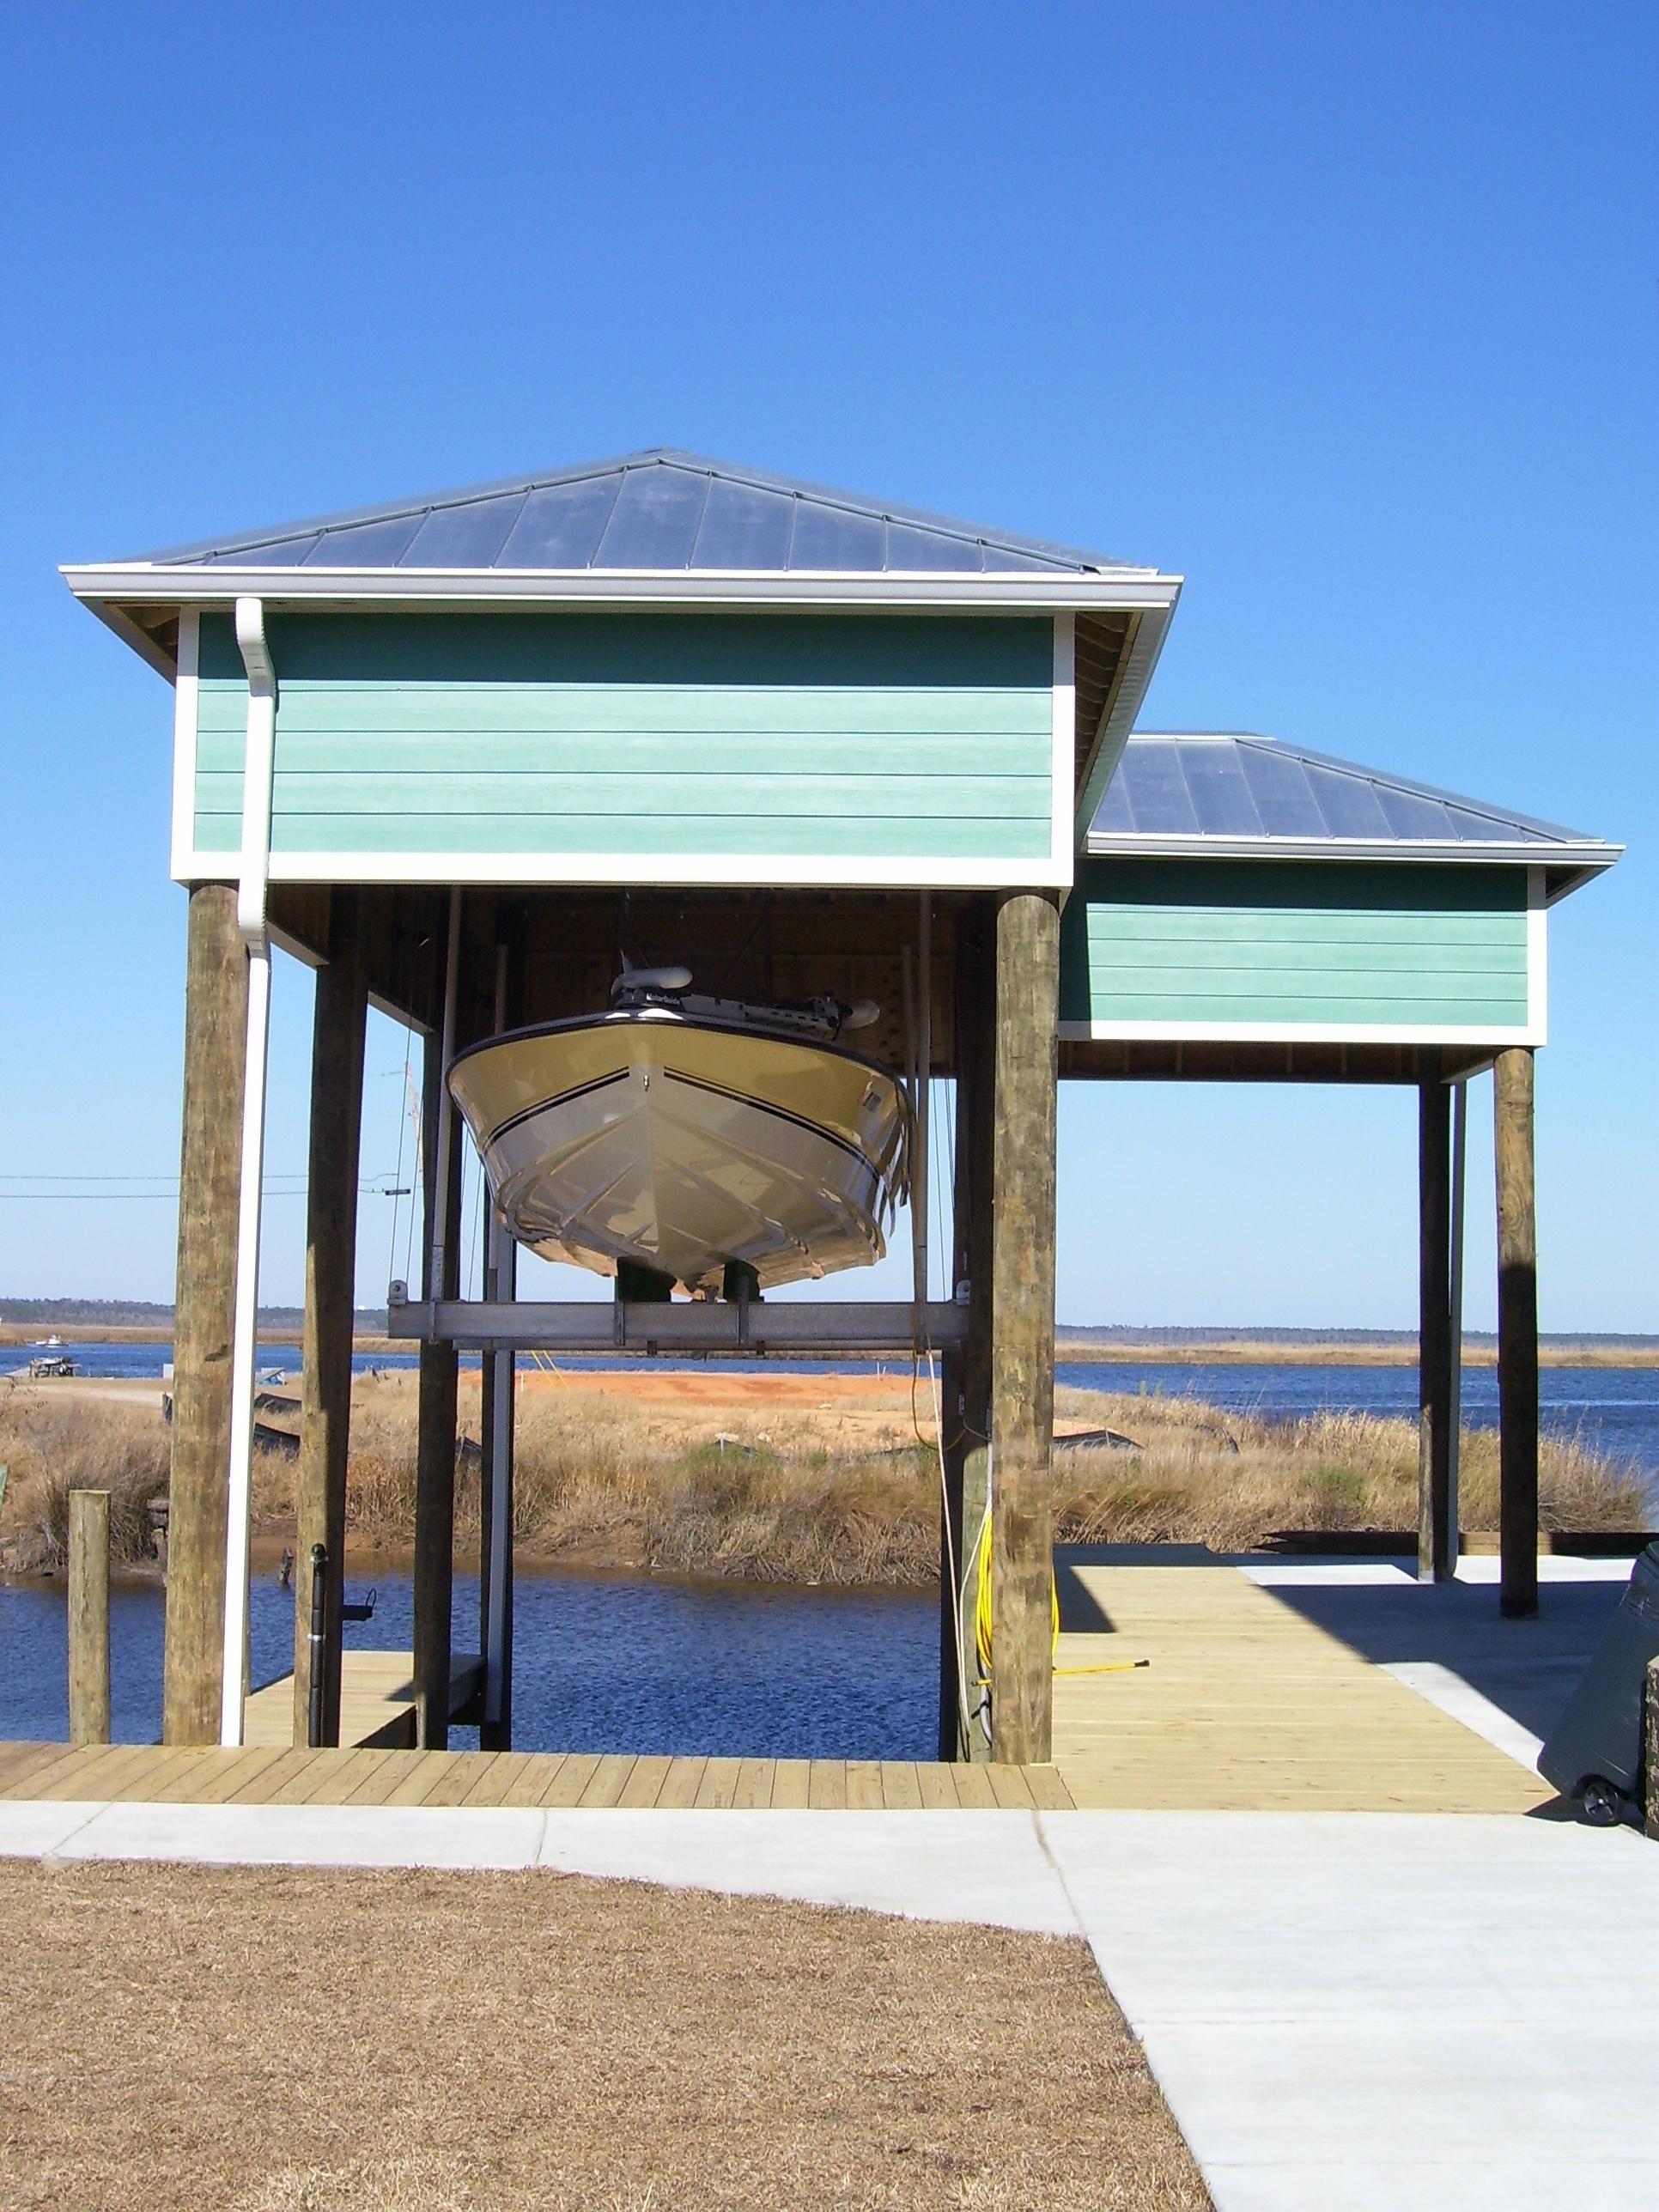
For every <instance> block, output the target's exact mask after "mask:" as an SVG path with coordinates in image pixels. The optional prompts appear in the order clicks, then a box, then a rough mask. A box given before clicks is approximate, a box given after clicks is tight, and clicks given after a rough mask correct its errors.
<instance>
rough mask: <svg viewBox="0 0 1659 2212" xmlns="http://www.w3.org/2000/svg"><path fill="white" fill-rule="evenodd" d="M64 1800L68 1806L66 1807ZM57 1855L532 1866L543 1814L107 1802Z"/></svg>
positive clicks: (227, 1862)
mask: <svg viewBox="0 0 1659 2212" xmlns="http://www.w3.org/2000/svg"><path fill="white" fill-rule="evenodd" d="M64 1809H66V1810H67V1809H70V1808H64ZM81 1810H82V1814H83V1816H84V1815H85V1814H87V1813H88V1811H90V1812H91V1814H92V1815H93V1817H92V1818H90V1819H84V1818H83V1823H82V1825H81V1826H78V1827H77V1828H76V1831H75V1832H74V1833H73V1834H72V1835H71V1836H70V1837H69V1838H68V1839H67V1840H66V1841H65V1842H64V1843H63V1844H60V1845H58V1847H57V1849H56V1851H55V1853H54V1856H56V1857H60V1858H65V1859H174V1860H181V1861H186V1862H190V1863H196V1864H199V1865H203V1866H336V1867H344V1866H361V1867H417V1866H423V1867H451V1868H504V1869H511V1868H523V1867H532V1866H534V1865H535V1863H536V1859H537V1855H538V1852H539V1850H540V1849H541V1841H542V1815H541V1814H540V1813H538V1812H535V1811H533V1810H532V1811H526V1810H520V1809H518V1808H492V1809H491V1810H489V1811H488V1812H482V1811H481V1812H464V1811H459V1810H457V1809H455V1808H450V1807H435V1806H427V1805H374V1806H362V1807H358V1806H353V1805H126V1804H117V1805H105V1806H100V1807H95V1808H88V1807H82V1808H81Z"/></svg>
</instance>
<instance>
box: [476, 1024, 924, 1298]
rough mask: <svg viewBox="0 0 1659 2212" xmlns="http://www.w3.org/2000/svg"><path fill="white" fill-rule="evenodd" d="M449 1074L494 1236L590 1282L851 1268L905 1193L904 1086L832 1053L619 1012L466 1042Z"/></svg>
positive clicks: (871, 1252)
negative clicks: (488, 1197)
mask: <svg viewBox="0 0 1659 2212" xmlns="http://www.w3.org/2000/svg"><path fill="white" fill-rule="evenodd" d="M449 1081H450V1089H451V1091H452V1093H453V1097H454V1098H455V1101H456V1103H457V1104H458V1105H459V1108H460V1110H461V1112H462V1114H463V1115H464V1116H465V1120H466V1122H467V1126H468V1127H469V1128H470V1129H471V1133H472V1135H473V1138H474V1140H475V1141H476V1142H477V1146H478V1149H479V1152H480V1153H481V1155H482V1157H483V1163H484V1168H485V1172H486V1174H487V1176H488V1177H489V1186H490V1191H491V1194H492V1197H493V1199H494V1201H495V1208H496V1211H497V1212H498V1213H499V1214H500V1216H501V1219H502V1221H503V1222H504V1223H505V1224H506V1225H507V1229H508V1231H510V1233H511V1234H512V1235H513V1237H516V1238H517V1239H518V1240H519V1242H520V1243H522V1244H525V1245H526V1246H527V1247H528V1248H529V1249H531V1250H532V1251H534V1252H537V1253H538V1254H540V1255H541V1256H542V1257H544V1258H545V1259H550V1260H569V1261H574V1262H575V1263H576V1264H577V1265H579V1266H580V1267H589V1268H592V1269H594V1270H596V1271H598V1272H599V1273H604V1274H611V1273H615V1271H616V1267H617V1262H618V1261H623V1260H626V1261H634V1262H635V1263H637V1264H639V1265H641V1266H643V1267H649V1268H652V1269H653V1270H655V1271H656V1272H657V1273H660V1274H663V1275H666V1276H670V1277H671V1278H672V1279H673V1280H674V1281H675V1282H677V1283H678V1284H680V1285H683V1286H684V1288H686V1289H688V1290H695V1289H707V1288H718V1287H719V1286H720V1282H721V1279H722V1275H723V1273H724V1270H725V1268H726V1263H727V1262H728V1261H737V1262H739V1263H741V1264H742V1265H744V1266H745V1267H751V1268H753V1269H754V1271H755V1273H756V1276H757V1279H758V1281H759V1285H760V1287H761V1288H762V1289H763V1290H768V1289H772V1288H775V1287H776V1286H778V1285H782V1284H785V1283H792V1282H799V1281H802V1280H805V1279H812V1278H816V1277H818V1276H823V1275H829V1274H834V1273H838V1272H839V1271H840V1270H841V1269H842V1268H845V1267H868V1266H869V1265H870V1264H871V1263H872V1261H876V1260H878V1259H879V1258H880V1257H881V1256H882V1254H883V1253H884V1251H885V1249H886V1234H885V1232H886V1230H887V1228H888V1227H889V1226H890V1223H891V1220H892V1217H893V1212H894V1210H895V1208H896V1205H897V1204H898V1202H899V1200H901V1199H902V1196H903V1194H904V1177H905V1175H906V1173H907V1169H908V1109H907V1106H906V1103H905V1100H904V1096H903V1093H902V1091H901V1089H900V1087H899V1085H898V1084H897V1082H896V1080H895V1079H894V1078H893V1077H892V1076H891V1075H890V1074H889V1073H887V1071H886V1070H885V1069H884V1068H880V1067H878V1066H876V1065H875V1064H874V1063H873V1062H872V1061H869V1060H861V1059H860V1058H859V1057H858V1056H857V1055H856V1054H853V1053H849V1052H847V1051H844V1050H842V1049H841V1048H837V1047H836V1046H833V1045H828V1044H816V1043H805V1042H798V1041H796V1040H794V1039H793V1038H785V1037H773V1036H765V1035H757V1034H756V1033H754V1032H753V1031H734V1030H726V1029H723V1028H720V1027H719V1026H716V1025H714V1024H706V1023H700V1022H694V1021H691V1020H689V1019H686V1018H684V1017H681V1016H678V1015H676V1014H672V1013H667V1012H659V1011H657V1010H654V1009H650V1010H641V1011H630V1012H623V1013H613V1014H608V1015H601V1016H598V1017H596V1018H593V1019H592V1020H591V1021H586V1022H574V1023H572V1022H567V1023H557V1024H550V1026H548V1027H547V1028H545V1029H541V1030H522V1031H519V1032H516V1033H513V1034H511V1035H509V1036H504V1037H500V1038H496V1039H493V1040H492V1041H491V1042H489V1043H488V1044H484V1045H479V1046H475V1047H474V1048H472V1049H471V1051H469V1052H466V1053H464V1054H461V1055H460V1057H459V1059H458V1060H456V1062H455V1064H454V1066H453V1068H452V1070H451V1072H450V1079H449Z"/></svg>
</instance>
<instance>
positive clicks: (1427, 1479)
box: [1417, 1080, 1457, 1583]
mask: <svg viewBox="0 0 1659 2212" xmlns="http://www.w3.org/2000/svg"><path fill="white" fill-rule="evenodd" d="M1417 1237H1418V1265H1417V1283H1418V1300H1417V1315H1418V1319H1417V1386H1418V1389H1417V1395H1418V1437H1417V1578H1418V1580H1419V1582H1436V1583H1443V1582H1445V1581H1447V1580H1448V1579H1449V1577H1450V1576H1451V1575H1452V1574H1453V1573H1454V1572H1455V1570H1456V1566H1457V1530H1456V1528H1455V1525H1452V1524H1450V1504H1451V1420H1452V1405H1451V1398H1452V1389H1451V1370H1452V1341H1451V1092H1450V1091H1449V1088H1448V1087H1447V1085H1445V1084H1443V1083H1442V1082H1439V1081H1438V1080H1433V1081H1430V1082H1426V1083H1423V1084H1419V1086H1418V1092H1417Z"/></svg>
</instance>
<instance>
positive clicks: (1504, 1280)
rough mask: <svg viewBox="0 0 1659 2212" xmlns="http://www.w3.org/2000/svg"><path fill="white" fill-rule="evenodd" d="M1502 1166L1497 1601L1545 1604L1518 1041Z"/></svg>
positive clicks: (1511, 1062)
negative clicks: (1540, 1585)
mask: <svg viewBox="0 0 1659 2212" xmlns="http://www.w3.org/2000/svg"><path fill="white" fill-rule="evenodd" d="M1492 1091H1493V1103H1494V1108H1495V1124H1496V1126H1495V1132H1494V1134H1495V1143H1494V1147H1493V1150H1494V1152H1495V1155H1496V1162H1497V1170H1498V1544H1499V1550H1500V1553H1501V1555H1502V1556H1501V1559H1500V1561H1499V1566H1498V1603H1499V1607H1500V1610H1501V1611H1502V1612H1503V1613H1504V1615H1505V1616H1506V1617H1507V1618H1509V1619H1510V1620H1520V1619H1524V1618H1525V1617H1526V1616H1527V1615H1528V1614H1530V1613H1536V1612H1537V1610H1538V1231H1537V1218H1536V1212H1535V1208H1534V1169H1533V1057H1532V1053H1531V1051H1530V1049H1529V1048H1528V1047H1526V1046H1524V1045H1512V1046H1510V1048H1508V1049H1507V1050H1506V1051H1504V1052H1500V1053H1499V1054H1498V1057H1497V1059H1496V1060H1495V1061H1494V1062H1493V1063H1492Z"/></svg>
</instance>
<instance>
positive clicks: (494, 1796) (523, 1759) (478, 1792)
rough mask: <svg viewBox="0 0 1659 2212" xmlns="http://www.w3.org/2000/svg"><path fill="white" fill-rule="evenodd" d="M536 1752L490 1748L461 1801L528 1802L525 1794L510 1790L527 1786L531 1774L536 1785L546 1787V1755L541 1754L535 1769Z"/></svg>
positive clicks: (484, 1803) (479, 1803)
mask: <svg viewBox="0 0 1659 2212" xmlns="http://www.w3.org/2000/svg"><path fill="white" fill-rule="evenodd" d="M537 1760H538V1753H535V1752H533V1751H493V1752H491V1753H489V1758H488V1762H487V1764H486V1765H485V1766H484V1767H483V1771H481V1772H480V1774H479V1776H478V1778H477V1781H476V1782H475V1783H474V1784H473V1785H472V1787H471V1789H470V1790H468V1791H467V1793H466V1795H465V1797H463V1798H462V1800H461V1802H462V1804H464V1805H465V1806H468V1807H474V1806H477V1807H479V1808H483V1807H485V1806H493V1805H523V1804H526V1803H527V1802H530V1801H529V1800H528V1799H527V1798H526V1797H524V1796H515V1795H514V1794H513V1793H514V1791H515V1790H520V1789H521V1788H522V1789H526V1790H527V1789H528V1788H529V1787H530V1786H531V1783H532V1778H533V1779H534V1784H535V1787H536V1788H537V1789H538V1790H542V1789H545V1788H546V1786H547V1773H546V1764H547V1763H546V1759H545V1757H542V1758H541V1764H540V1767H539V1769H538V1765H537Z"/></svg>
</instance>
